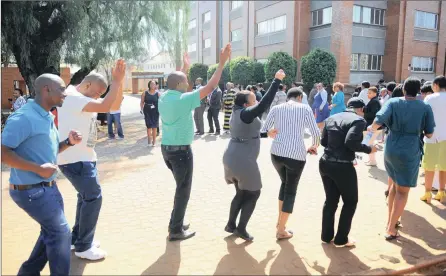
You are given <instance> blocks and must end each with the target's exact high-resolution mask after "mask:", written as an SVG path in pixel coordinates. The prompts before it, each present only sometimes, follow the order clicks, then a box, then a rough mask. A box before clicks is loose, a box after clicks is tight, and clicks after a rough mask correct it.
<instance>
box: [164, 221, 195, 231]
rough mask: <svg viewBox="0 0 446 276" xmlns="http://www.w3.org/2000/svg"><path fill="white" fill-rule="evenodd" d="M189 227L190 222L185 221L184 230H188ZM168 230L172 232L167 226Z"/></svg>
mask: <svg viewBox="0 0 446 276" xmlns="http://www.w3.org/2000/svg"><path fill="white" fill-rule="evenodd" d="M189 227H190V223H184V224H183V230H184V231H186V230H188V229H189ZM167 231H168V232H169V233H170V229H169V228H167Z"/></svg>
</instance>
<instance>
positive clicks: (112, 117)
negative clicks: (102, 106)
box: [107, 113, 124, 138]
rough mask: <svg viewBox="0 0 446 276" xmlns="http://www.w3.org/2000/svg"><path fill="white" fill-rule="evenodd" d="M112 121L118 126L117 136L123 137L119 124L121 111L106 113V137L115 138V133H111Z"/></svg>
mask: <svg viewBox="0 0 446 276" xmlns="http://www.w3.org/2000/svg"><path fill="white" fill-rule="evenodd" d="M113 122H114V123H115V124H116V127H117V128H118V136H119V137H121V138H124V132H123V131H122V125H121V113H116V114H110V113H107V125H108V137H110V138H115V134H114V133H113Z"/></svg>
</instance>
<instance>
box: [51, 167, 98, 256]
mask: <svg viewBox="0 0 446 276" xmlns="http://www.w3.org/2000/svg"><path fill="white" fill-rule="evenodd" d="M59 169H60V171H61V172H62V173H63V174H64V175H65V177H66V178H67V179H68V180H69V181H70V182H71V184H73V186H74V188H75V189H76V191H77V206H76V220H75V222H74V226H73V233H72V241H71V244H74V247H75V250H76V252H84V251H86V250H88V249H90V248H91V244H92V242H93V238H94V232H95V230H96V224H97V223H98V218H99V212H100V211H101V206H102V193H101V186H100V185H99V179H98V171H97V168H96V162H77V163H73V164H66V165H61V166H59Z"/></svg>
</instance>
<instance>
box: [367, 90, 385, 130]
mask: <svg viewBox="0 0 446 276" xmlns="http://www.w3.org/2000/svg"><path fill="white" fill-rule="evenodd" d="M380 109H381V103H380V102H379V99H378V96H376V97H375V98H373V99H371V100H370V102H369V103H368V104H367V105H366V106H365V107H364V119H365V120H366V122H367V126H369V125H371V124H373V120H375V117H376V113H378V111H379V110H380Z"/></svg>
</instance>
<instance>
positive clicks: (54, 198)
mask: <svg viewBox="0 0 446 276" xmlns="http://www.w3.org/2000/svg"><path fill="white" fill-rule="evenodd" d="M34 87H35V91H36V97H35V99H34V100H29V101H28V103H27V104H25V105H24V106H23V107H22V108H20V109H19V110H17V111H16V112H14V114H12V115H11V116H10V117H9V118H8V120H7V121H6V126H5V129H4V131H3V135H2V157H3V159H2V162H3V163H4V164H6V165H8V166H10V167H11V175H10V179H9V182H10V185H9V194H10V195H11V197H12V199H13V200H14V202H15V203H16V204H17V205H18V206H19V207H20V208H22V209H23V210H24V211H25V212H26V213H27V214H28V215H29V216H30V217H31V218H33V219H34V220H35V221H36V222H37V223H39V224H40V226H41V231H40V236H39V238H38V239H37V242H36V245H35V246H34V249H33V251H32V253H31V256H30V257H29V259H28V260H27V261H26V262H24V263H23V264H22V266H21V267H20V270H19V272H18V275H40V271H42V270H43V268H44V267H45V265H46V263H47V261H49V264H50V273H51V275H68V274H69V272H70V257H71V253H70V245H71V233H70V228H69V226H68V223H67V220H66V218H65V214H64V210H63V199H62V196H61V194H60V192H59V190H58V188H57V185H56V182H55V181H54V179H55V178H56V176H57V166H56V157H57V154H58V153H60V152H62V151H64V150H65V149H67V148H68V147H70V146H74V145H75V144H78V143H79V142H80V141H81V140H82V136H81V135H80V134H79V133H78V132H76V131H71V132H70V134H69V136H68V138H67V139H66V140H65V141H62V142H60V141H59V134H58V131H57V129H56V126H55V124H54V116H53V115H52V114H51V113H50V112H49V111H50V109H51V108H52V107H54V106H59V107H60V106H62V104H63V102H64V99H65V97H66V94H65V83H64V81H63V80H62V79H61V78H60V77H58V76H56V75H53V74H43V75H41V76H40V77H38V78H37V79H36V81H35V83H34Z"/></svg>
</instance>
